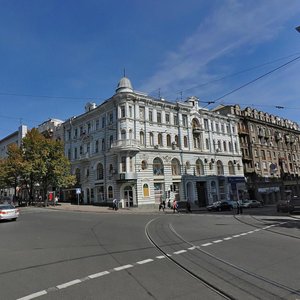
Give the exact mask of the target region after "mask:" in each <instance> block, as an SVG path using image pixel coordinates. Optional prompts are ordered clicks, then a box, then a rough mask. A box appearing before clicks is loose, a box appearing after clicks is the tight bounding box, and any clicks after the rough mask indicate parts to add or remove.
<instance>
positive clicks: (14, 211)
mask: <svg viewBox="0 0 300 300" xmlns="http://www.w3.org/2000/svg"><path fill="white" fill-rule="evenodd" d="M19 214H20V212H19V209H18V208H16V207H14V206H13V205H11V204H0V220H13V221H15V220H17V218H18V217H19Z"/></svg>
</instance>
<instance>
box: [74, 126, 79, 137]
mask: <svg viewBox="0 0 300 300" xmlns="http://www.w3.org/2000/svg"><path fill="white" fill-rule="evenodd" d="M77 136H78V129H77V128H75V130H74V138H75V139H76V138H77Z"/></svg>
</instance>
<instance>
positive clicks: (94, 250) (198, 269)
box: [0, 208, 300, 300]
mask: <svg viewBox="0 0 300 300" xmlns="http://www.w3.org/2000/svg"><path fill="white" fill-rule="evenodd" d="M0 232H1V240H0V245H1V247H0V282H1V292H0V299H1V300H2V299H3V300H10V299H23V300H28V299H72V300H75V299H185V300H186V299H243V300H244V299H300V289H299V288H300V285H299V282H300V256H299V250H300V220H299V219H294V218H291V217H289V216H288V215H287V214H281V215H278V214H276V215H274V214H271V211H269V210H268V208H263V209H257V210H252V211H251V212H250V213H249V211H247V212H246V213H245V214H243V215H233V214H232V213H228V212H226V213H201V214H159V213H157V212H156V213H141V214H136V213H135V214H128V213H127V214H122V213H118V214H104V213H103V214H101V213H100V214H99V213H92V212H84V213H82V212H71V211H55V210H49V209H44V208H21V216H20V218H19V219H18V220H17V221H16V222H1V223H0Z"/></svg>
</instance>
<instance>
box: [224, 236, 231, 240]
mask: <svg viewBox="0 0 300 300" xmlns="http://www.w3.org/2000/svg"><path fill="white" fill-rule="evenodd" d="M232 239H233V238H232V237H231V236H229V237H226V238H224V241H229V240H232Z"/></svg>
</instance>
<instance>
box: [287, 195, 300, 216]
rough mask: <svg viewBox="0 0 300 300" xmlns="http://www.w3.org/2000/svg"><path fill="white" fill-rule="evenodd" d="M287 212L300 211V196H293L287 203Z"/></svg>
mask: <svg viewBox="0 0 300 300" xmlns="http://www.w3.org/2000/svg"><path fill="white" fill-rule="evenodd" d="M289 212H290V213H291V214H292V213H294V212H300V198H299V197H294V198H292V199H291V200H290V203H289Z"/></svg>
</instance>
